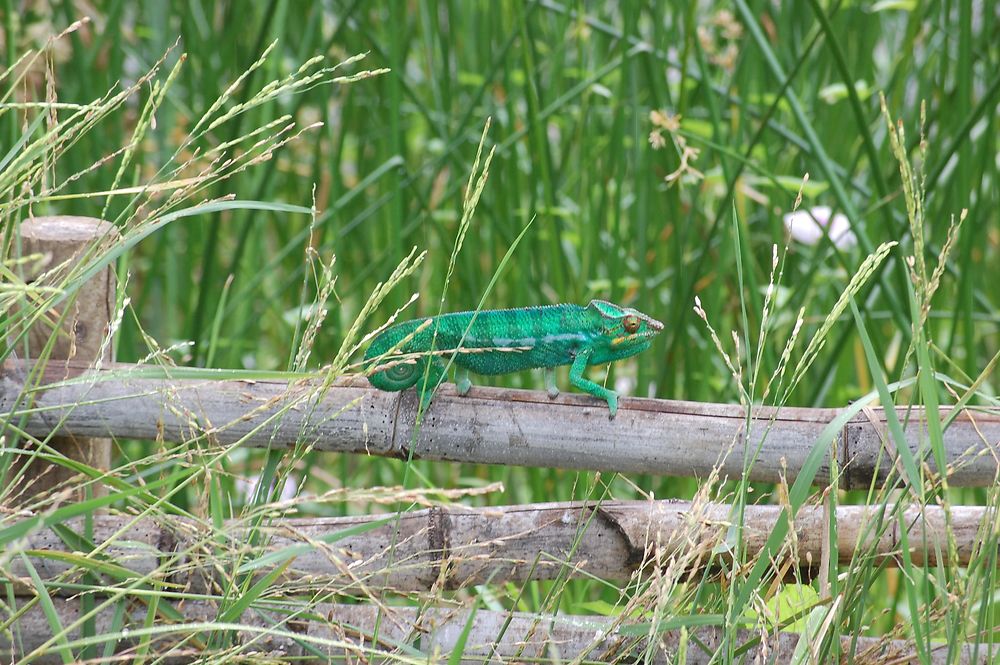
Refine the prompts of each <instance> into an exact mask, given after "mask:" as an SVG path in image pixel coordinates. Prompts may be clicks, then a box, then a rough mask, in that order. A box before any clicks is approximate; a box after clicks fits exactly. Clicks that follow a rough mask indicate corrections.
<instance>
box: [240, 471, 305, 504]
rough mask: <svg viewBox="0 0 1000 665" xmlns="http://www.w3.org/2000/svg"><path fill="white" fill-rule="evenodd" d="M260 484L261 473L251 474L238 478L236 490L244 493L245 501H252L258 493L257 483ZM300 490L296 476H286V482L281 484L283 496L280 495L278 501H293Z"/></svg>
mask: <svg viewBox="0 0 1000 665" xmlns="http://www.w3.org/2000/svg"><path fill="white" fill-rule="evenodd" d="M259 484H260V474H257V475H253V476H250V477H249V478H237V479H236V491H237V492H239V493H240V494H242V495H243V498H244V501H252V500H253V496H254V494H256V493H257V485H259ZM298 492H299V486H298V482H297V481H296V479H295V476H292V475H288V476H285V482H284V484H283V485H282V486H281V496H279V497H278V501H291V500H292V499H294V498H295V495H296V494H298Z"/></svg>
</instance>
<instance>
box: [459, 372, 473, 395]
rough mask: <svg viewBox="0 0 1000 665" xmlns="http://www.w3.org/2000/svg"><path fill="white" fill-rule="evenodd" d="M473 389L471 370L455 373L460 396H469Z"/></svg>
mask: <svg viewBox="0 0 1000 665" xmlns="http://www.w3.org/2000/svg"><path fill="white" fill-rule="evenodd" d="M471 389H472V381H470V380H469V370H467V369H463V368H461V367H460V368H459V369H458V370H457V371H456V372H455V390H456V391H457V392H458V394H459V395H463V396H464V395H468V394H469V390H471Z"/></svg>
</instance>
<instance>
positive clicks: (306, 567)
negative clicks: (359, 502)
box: [0, 501, 1000, 596]
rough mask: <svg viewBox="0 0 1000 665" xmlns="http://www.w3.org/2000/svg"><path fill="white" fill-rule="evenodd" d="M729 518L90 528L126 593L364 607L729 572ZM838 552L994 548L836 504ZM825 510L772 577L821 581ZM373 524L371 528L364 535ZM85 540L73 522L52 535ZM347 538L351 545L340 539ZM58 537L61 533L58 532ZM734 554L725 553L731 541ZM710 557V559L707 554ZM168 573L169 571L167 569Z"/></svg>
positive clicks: (955, 518) (63, 577) (988, 521)
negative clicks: (307, 599)
mask: <svg viewBox="0 0 1000 665" xmlns="http://www.w3.org/2000/svg"><path fill="white" fill-rule="evenodd" d="M731 510H732V509H731V507H730V506H728V505H725V504H715V503H703V504H692V503H690V502H686V501H610V502H604V503H600V504H594V503H580V502H565V503H550V504H529V505H513V506H497V507H490V508H463V507H460V506H449V507H447V508H445V507H435V508H430V509H425V510H418V511H413V512H408V513H402V514H399V515H375V516H355V517H335V518H299V519H280V520H275V521H274V522H273V523H272V524H270V525H268V526H264V527H262V528H261V530H260V531H259V532H258V534H257V535H258V537H259V538H261V539H262V542H264V543H266V545H264V546H263V549H260V548H259V547H255V548H251V546H250V545H249V544H248V541H249V537H248V529H249V527H248V526H247V525H246V523H244V522H240V521H231V522H228V523H227V524H226V525H225V527H224V528H223V529H222V530H221V531H218V530H215V529H212V528H211V527H210V526H208V525H206V524H203V523H198V522H195V521H193V520H187V519H180V518H171V519H170V520H169V521H156V520H152V519H143V520H136V519H135V518H133V517H131V516H121V515H120V516H111V515H99V516H95V517H94V518H93V520H92V521H91V524H90V525H89V527H88V528H89V529H92V531H91V532H89V533H91V536H90V537H91V538H92V539H93V542H94V543H95V545H98V546H99V547H100V548H101V552H102V554H101V556H102V558H103V559H104V560H106V561H109V562H115V563H116V564H117V565H118V566H121V570H123V571H128V575H122V574H120V573H119V574H118V575H116V576H113V577H108V578H107V580H106V581H107V582H108V583H109V584H110V583H113V584H116V585H125V584H127V583H130V582H135V581H140V580H142V579H150V578H156V579H160V578H161V577H162V574H163V571H181V572H174V573H173V574H172V577H171V578H170V580H168V581H169V582H170V583H173V584H177V585H179V586H180V587H183V588H185V589H187V590H188V591H190V592H192V593H211V591H212V590H213V589H215V588H226V587H228V586H229V585H230V581H228V580H226V579H225V578H224V575H225V574H227V573H226V572H225V571H232V570H234V569H235V568H236V567H237V566H238V563H239V562H241V561H243V562H245V561H250V560H254V559H262V560H263V561H269V562H270V563H269V564H268V565H267V566H262V567H261V568H260V569H259V570H258V571H257V572H259V573H260V574H266V573H269V572H271V571H272V570H273V568H274V567H275V566H278V565H284V564H286V563H288V564H289V566H288V569H287V570H286V571H285V572H284V574H283V575H282V576H281V577H280V578H279V579H276V580H274V582H273V586H272V588H273V590H274V591H275V592H276V593H281V594H283V595H286V596H288V595H295V594H306V593H309V592H310V590H315V589H325V590H327V591H329V592H335V593H338V594H343V595H357V596H366V595H368V594H369V589H379V590H382V589H385V590H389V591H394V592H398V593H412V592H426V591H430V590H432V589H451V590H457V589H463V588H469V587H471V586H475V585H479V584H502V583H513V584H516V585H520V584H522V583H524V582H526V581H529V580H551V579H555V578H556V577H558V576H559V575H560V574H567V573H568V574H569V575H570V576H586V577H597V578H601V579H606V580H617V581H623V580H630V579H633V575H634V574H635V573H636V572H637V571H640V570H642V571H645V573H646V574H649V572H650V570H651V568H650V567H651V566H652V567H655V566H659V565H662V563H663V562H665V561H668V560H669V561H673V562H675V565H676V566H678V568H679V569H680V570H682V574H685V575H686V574H696V573H699V572H700V570H701V569H702V568H704V567H705V566H706V565H708V562H709V561H711V567H712V569H713V570H716V569H717V568H718V566H719V565H720V564H722V563H729V562H728V557H727V555H726V553H725V552H727V551H729V548H726V547H725V546H724V543H725V542H726V539H727V537H730V529H729V526H730V523H731V516H730V512H731ZM781 511H782V508H781V507H779V506H766V505H762V506H757V505H751V506H747V507H746V511H745V515H744V521H743V525H744V527H743V529H742V530H741V531H740V533H741V534H742V537H743V551H744V553H745V554H746V556H747V557H748V558H749V559H750V560H753V559H754V558H756V557H757V556H758V555H759V553H760V552H761V550H762V549H763V548H764V545H765V543H766V541H767V538H768V535H769V534H770V533H771V531H772V530H773V529H774V525H775V523H776V521H777V520H778V519H779V517H780V516H781ZM836 517H837V544H836V551H835V552H833V553H832V555H833V556H836V557H838V559H839V561H840V562H841V563H842V564H843V565H845V566H847V565H850V563H851V561H852V560H853V559H855V558H858V559H863V560H866V561H867V560H869V559H884V558H888V559H889V562H888V563H890V564H896V563H897V562H898V560H899V557H900V556H901V551H900V536H901V531H902V529H903V528H904V527H905V528H906V530H907V534H908V542H909V543H910V544H911V551H910V556H911V558H912V562H913V565H915V566H923V565H929V566H935V565H938V564H946V565H947V564H956V565H961V566H965V565H968V564H969V561H970V559H971V558H972V557H973V556H974V554H975V553H976V552H977V548H978V543H981V542H983V541H986V542H991V540H992V539H991V538H990V537H988V535H987V534H988V533H989V532H991V531H995V530H996V529H997V528H1000V527H998V525H997V514H996V512H995V511H994V510H992V509H988V508H980V507H969V506H955V507H953V508H951V509H950V534H951V535H952V536H953V537H954V542H955V553H956V555H957V557H958V559H957V560H956V561H950V560H949V549H950V548H949V545H948V536H949V529H948V526H947V524H948V522H947V521H946V519H945V512H944V510H943V509H942V508H940V507H937V506H926V507H923V508H920V507H910V508H906V509H905V510H900V511H899V512H898V513H897V511H896V507H895V506H893V505H889V506H885V507H884V512H883V508H882V507H880V506H839V507H838V508H837V512H836ZM824 522H825V518H824V510H823V508H822V507H820V506H806V507H804V508H802V509H801V510H800V511H799V513H798V515H796V518H795V521H794V527H795V532H794V533H795V535H794V538H793V539H792V541H790V542H795V547H794V548H788V549H787V550H786V551H784V552H783V553H782V555H781V556H782V557H784V558H783V559H781V560H778V559H776V560H775V562H774V565H775V567H776V569H778V570H785V571H791V570H793V569H797V570H799V571H800V574H801V575H802V576H803V577H804V578H807V579H808V578H809V577H811V576H812V575H813V574H815V573H817V572H818V571H819V569H820V566H819V563H820V559H821V556H822V552H823V548H824V545H825V541H824V539H823V537H822V536H823V524H824ZM365 525H369V526H370V527H372V528H370V529H363V528H361V527H364V526H365ZM60 526H61V528H69V529H72V530H73V531H74V532H76V533H78V534H79V535H81V536H84V535H85V534H86V533H87V532H85V531H84V528H83V527H84V525H83V523H82V522H80V521H74V522H69V523H65V524H62V525H60ZM348 529H351V530H352V531H351V532H350V533H351V535H348V536H343V537H341V536H338V534H340V533H345V532H346V531H345V530H348ZM62 533H63V534H64V533H65V531H63V532H62ZM729 544H730V545H734V544H733V543H729ZM23 546H24V550H26V551H27V552H29V554H28V555H27V559H28V560H29V561H30V562H31V565H32V567H33V568H34V569H35V571H37V573H38V575H39V576H40V577H41V578H42V579H43V580H44V581H45V582H47V583H50V584H51V585H52V586H51V588H52V592H53V594H56V595H69V594H74V593H76V592H77V591H76V589H75V587H72V586H68V585H64V584H63V583H72V582H73V581H74V580H75V579H76V578H77V577H79V575H80V573H81V572H82V570H83V569H84V568H85V567H86V562H85V561H83V560H82V559H79V558H76V559H74V558H73V557H78V556H81V555H80V554H79V553H78V552H76V550H78V549H79V547H80V545H79V542H70V543H67V542H66V540H65V537H64V535H60V534H59V533H57V532H56V531H54V530H49V529H41V530H38V531H35V532H33V533H31V534H29V535H28V536H26V538H25V541H24V543H23ZM712 552H715V555H714V558H710V556H709V554H710V553H712ZM168 562H169V563H168ZM4 569H5V570H6V574H4V573H0V582H11V583H13V584H14V585H15V588H16V589H19V590H20V592H21V593H30V587H31V579H30V577H29V575H30V571H29V569H28V567H27V565H26V563H25V560H24V559H23V558H21V557H13V558H11V559H10V560H9V561H7V562H6V563H5V564H4Z"/></svg>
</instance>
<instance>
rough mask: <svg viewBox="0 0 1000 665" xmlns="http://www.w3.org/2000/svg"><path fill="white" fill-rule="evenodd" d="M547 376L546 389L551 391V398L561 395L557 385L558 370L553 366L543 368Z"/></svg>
mask: <svg viewBox="0 0 1000 665" xmlns="http://www.w3.org/2000/svg"><path fill="white" fill-rule="evenodd" d="M543 374H544V376H545V390H546V391H547V392H548V393H549V399H555V398H556V397H559V386H557V385H556V371H555V370H554V369H553V368H551V367H546V368H545V369H544V370H543Z"/></svg>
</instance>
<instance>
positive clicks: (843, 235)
mask: <svg viewBox="0 0 1000 665" xmlns="http://www.w3.org/2000/svg"><path fill="white" fill-rule="evenodd" d="M832 212H833V210H832V209H831V208H830V207H829V206H816V207H815V208H810V209H809V210H799V211H797V212H790V213H788V214H787V215H785V217H784V219H785V228H786V229H788V232H789V233H790V234H791V236H792V238H793V239H795V240H797V241H799V242H801V243H803V244H805V245H818V244H819V242H820V241H821V240H822V239H823V236H824V235H828V236H830V240H831V241H832V242H833V244H834V245H836V246H837V248H838V249H851V248H852V247H855V246H857V244H858V238H857V236H855V235H854V231H852V230H851V222H850V220H848V219H847V216H846V215H843V214H842V213H839V212H838V213H837V214H836V215H833V218H832V219H831V217H830V214H831V213H832Z"/></svg>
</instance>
